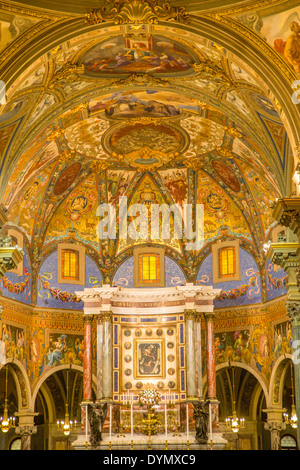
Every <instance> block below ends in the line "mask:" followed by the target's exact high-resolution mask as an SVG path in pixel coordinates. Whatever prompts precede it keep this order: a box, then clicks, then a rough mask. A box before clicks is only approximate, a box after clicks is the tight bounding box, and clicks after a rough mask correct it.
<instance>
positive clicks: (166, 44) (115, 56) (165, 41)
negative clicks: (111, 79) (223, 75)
mask: <svg viewBox="0 0 300 470" xmlns="http://www.w3.org/2000/svg"><path fill="white" fill-rule="evenodd" d="M193 62H195V57H192V56H191V52H190V51H189V50H188V49H187V48H186V47H184V46H183V45H182V44H180V42H179V41H175V40H172V39H171V38H170V37H165V36H162V35H161V36H159V35H148V36H147V37H142V36H139V37H131V36H128V37H123V36H112V37H110V38H109V39H106V40H104V41H102V42H100V43H98V44H97V45H96V46H93V47H92V48H91V49H89V50H88V51H87V52H86V53H85V54H84V56H83V57H82V59H81V63H83V64H84V66H85V70H86V72H87V73H89V74H100V73H102V74H120V73H137V72H147V73H159V74H169V73H175V72H176V74H178V73H179V74H180V73H181V74H182V73H186V72H188V71H190V70H191V64H192V63H193Z"/></svg>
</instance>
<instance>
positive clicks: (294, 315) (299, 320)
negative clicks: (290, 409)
mask: <svg viewBox="0 0 300 470" xmlns="http://www.w3.org/2000/svg"><path fill="white" fill-rule="evenodd" d="M287 314H288V316H289V317H290V319H291V323H292V331H293V343H292V346H293V348H294V357H293V364H294V386H295V407H296V415H297V418H298V427H297V438H298V442H300V421H299V419H300V354H299V352H300V349H299V346H300V301H298V302H295V301H287Z"/></svg>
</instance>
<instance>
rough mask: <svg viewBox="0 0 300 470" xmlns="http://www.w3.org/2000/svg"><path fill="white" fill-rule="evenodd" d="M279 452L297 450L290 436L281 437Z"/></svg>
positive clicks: (295, 442) (293, 439) (294, 441)
mask: <svg viewBox="0 0 300 470" xmlns="http://www.w3.org/2000/svg"><path fill="white" fill-rule="evenodd" d="M280 447H281V450H297V441H296V439H295V438H294V437H293V436H291V435H290V434H286V435H285V436H282V438H281V441H280Z"/></svg>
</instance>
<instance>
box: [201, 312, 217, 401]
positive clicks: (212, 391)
mask: <svg viewBox="0 0 300 470" xmlns="http://www.w3.org/2000/svg"><path fill="white" fill-rule="evenodd" d="M204 316H205V319H206V347H207V397H208V399H210V398H216V395H217V391H216V363H215V341H214V314H210V313H206V314H205V315H204Z"/></svg>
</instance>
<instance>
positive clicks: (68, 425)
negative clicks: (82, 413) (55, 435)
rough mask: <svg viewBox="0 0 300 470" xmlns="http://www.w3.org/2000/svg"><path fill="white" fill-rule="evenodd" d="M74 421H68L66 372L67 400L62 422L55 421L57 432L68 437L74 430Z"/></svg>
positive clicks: (75, 422)
mask: <svg viewBox="0 0 300 470" xmlns="http://www.w3.org/2000/svg"><path fill="white" fill-rule="evenodd" d="M76 425H77V421H76V419H75V420H74V421H73V420H70V416H69V370H67V400H66V412H65V418H64V420H61V421H60V420H58V421H57V428H58V430H59V431H63V433H64V435H65V436H69V435H70V432H71V431H72V429H73V428H76Z"/></svg>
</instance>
